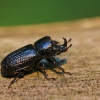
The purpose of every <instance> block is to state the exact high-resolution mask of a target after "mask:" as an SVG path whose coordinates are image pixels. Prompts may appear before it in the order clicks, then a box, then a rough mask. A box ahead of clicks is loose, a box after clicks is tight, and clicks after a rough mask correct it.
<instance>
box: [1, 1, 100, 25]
mask: <svg viewBox="0 0 100 100" xmlns="http://www.w3.org/2000/svg"><path fill="white" fill-rule="evenodd" d="M99 9H100V0H83V1H82V0H4V1H3V0H2V1H0V26H10V25H23V24H38V23H48V22H57V21H67V20H75V19H80V18H87V17H94V16H99V15H100V11H99Z"/></svg>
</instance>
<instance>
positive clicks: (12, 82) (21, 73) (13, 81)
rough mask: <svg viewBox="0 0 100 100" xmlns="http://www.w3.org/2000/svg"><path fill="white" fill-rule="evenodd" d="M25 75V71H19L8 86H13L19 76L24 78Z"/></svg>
mask: <svg viewBox="0 0 100 100" xmlns="http://www.w3.org/2000/svg"><path fill="white" fill-rule="evenodd" d="M23 76H24V73H23V72H19V73H18V74H17V76H15V78H14V79H13V80H12V81H11V83H10V85H9V86H8V88H10V87H11V85H12V84H14V83H15V82H16V81H17V80H18V79H17V78H22V77H23Z"/></svg>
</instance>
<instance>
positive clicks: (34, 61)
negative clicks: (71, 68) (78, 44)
mask: <svg viewBox="0 0 100 100" xmlns="http://www.w3.org/2000/svg"><path fill="white" fill-rule="evenodd" d="M63 39H64V44H63V45H60V44H59V42H57V41H55V40H52V39H51V38H50V36H45V37H43V38H41V39H39V40H37V41H36V42H35V43H34V45H33V44H29V45H26V46H24V47H22V48H20V49H18V50H16V51H14V52H12V53H10V54H8V55H7V56H6V57H5V58H4V59H3V60H2V62H1V75H2V76H3V77H9V76H14V77H15V78H14V79H13V80H12V81H11V83H10V85H9V87H8V88H10V86H11V85H12V84H13V83H14V82H16V80H17V78H22V77H23V76H24V75H25V72H28V71H31V70H34V69H40V70H41V71H42V72H43V73H44V76H45V78H46V79H48V80H49V79H53V78H47V74H46V68H45V66H44V64H43V63H42V62H40V61H41V60H42V59H46V60H47V61H48V62H49V63H51V64H53V65H54V66H56V67H57V68H59V69H60V70H62V73H69V72H65V71H64V69H63V68H61V67H60V66H59V65H58V63H57V61H56V60H55V59H54V56H55V55H59V54H61V53H62V52H66V51H67V50H68V48H69V47H71V46H72V44H70V45H69V46H68V47H67V43H68V42H70V41H71V38H70V39H69V40H68V41H67V40H66V39H65V38H63Z"/></svg>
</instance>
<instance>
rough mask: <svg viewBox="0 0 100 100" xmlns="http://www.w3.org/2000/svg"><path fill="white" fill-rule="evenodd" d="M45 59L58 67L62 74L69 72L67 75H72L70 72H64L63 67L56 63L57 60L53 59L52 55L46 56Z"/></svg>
mask: <svg viewBox="0 0 100 100" xmlns="http://www.w3.org/2000/svg"><path fill="white" fill-rule="evenodd" d="M46 60H47V61H48V62H49V63H51V64H52V65H54V66H56V67H57V68H58V69H60V70H61V71H62V74H69V75H72V74H71V73H70V72H65V70H64V69H63V68H61V67H60V66H59V65H58V63H57V61H56V60H55V58H54V57H52V58H47V59H46Z"/></svg>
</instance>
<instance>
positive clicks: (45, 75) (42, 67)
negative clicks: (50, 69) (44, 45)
mask: <svg viewBox="0 0 100 100" xmlns="http://www.w3.org/2000/svg"><path fill="white" fill-rule="evenodd" d="M38 68H39V69H40V70H41V72H42V73H43V74H44V77H45V78H46V79H47V80H56V79H55V78H48V77H47V76H48V75H47V74H46V67H45V66H44V64H43V63H40V64H39V66H38Z"/></svg>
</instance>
